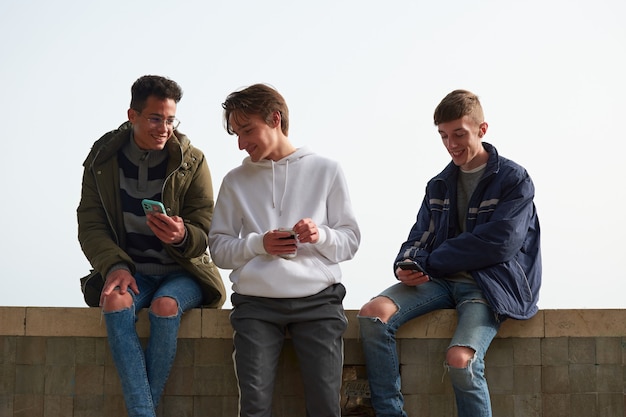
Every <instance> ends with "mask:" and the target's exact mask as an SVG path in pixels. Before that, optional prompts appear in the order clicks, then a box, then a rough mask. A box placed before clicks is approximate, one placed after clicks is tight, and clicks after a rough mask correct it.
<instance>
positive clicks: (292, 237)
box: [278, 228, 296, 240]
mask: <svg viewBox="0 0 626 417" xmlns="http://www.w3.org/2000/svg"><path fill="white" fill-rule="evenodd" d="M278 231H279V232H289V236H285V237H281V238H280V239H281V240H282V239H295V238H296V232H294V231H293V230H291V229H283V228H280V229H278Z"/></svg>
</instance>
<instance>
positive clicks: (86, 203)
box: [77, 122, 226, 307]
mask: <svg viewBox="0 0 626 417" xmlns="http://www.w3.org/2000/svg"><path fill="white" fill-rule="evenodd" d="M129 140H131V126H130V123H129V122H126V123H124V124H122V125H121V126H120V127H119V128H118V129H116V130H113V131H111V132H109V133H106V134H105V135H104V136H102V137H101V138H100V139H98V140H97V141H96V142H95V143H94V145H93V147H92V148H91V152H90V153H89V155H88V156H87V159H85V162H84V163H83V167H84V173H83V182H82V192H81V199H80V203H79V205H78V209H77V216H78V240H79V242H80V245H81V248H82V250H83V252H84V253H85V256H86V257H87V259H88V260H89V262H90V263H91V265H92V266H93V268H94V269H95V270H96V271H98V272H99V273H100V274H101V275H102V276H103V277H106V276H107V273H108V272H109V270H110V269H111V267H112V266H113V265H116V264H120V263H124V264H126V265H128V267H129V269H130V272H131V273H133V274H134V273H135V265H134V263H133V261H132V259H131V258H130V256H129V255H128V254H127V253H126V251H125V247H126V232H125V230H124V219H123V213H122V207H121V200H120V178H119V165H118V161H117V152H118V150H120V149H121V148H122V146H124V144H126V143H127V142H128V141H129ZM166 148H167V150H168V152H169V155H170V157H169V161H168V165H167V173H166V178H165V182H164V184H163V189H162V202H163V205H164V206H165V209H166V210H167V214H168V215H170V216H174V215H176V216H180V217H181V218H182V219H183V220H184V222H185V227H186V229H187V236H186V243H185V245H184V247H183V248H175V247H173V246H170V245H167V244H164V247H165V250H166V251H167V252H168V253H169V255H170V256H171V257H172V259H174V260H175V261H176V262H178V264H180V265H181V266H182V267H183V268H184V269H185V270H187V271H188V272H189V273H190V274H192V275H193V276H194V277H196V278H197V279H198V281H199V283H200V284H201V286H202V292H203V304H204V305H205V306H208V307H221V306H222V304H224V301H225V299H226V291H225V289H224V282H223V281H222V278H221V276H220V273H219V271H218V269H217V267H216V266H215V264H214V263H213V261H212V260H211V257H210V255H209V253H208V250H207V247H208V243H209V240H208V233H209V227H210V226H211V220H212V218H213V205H214V199H213V185H212V181H211V174H210V172H209V167H208V164H207V162H206V159H205V157H204V154H203V153H202V151H200V150H199V149H197V148H194V147H193V146H192V145H191V143H190V141H189V139H188V138H187V137H186V136H185V135H183V134H181V133H180V132H178V131H174V135H172V137H171V138H170V139H169V140H168V142H167V145H166Z"/></svg>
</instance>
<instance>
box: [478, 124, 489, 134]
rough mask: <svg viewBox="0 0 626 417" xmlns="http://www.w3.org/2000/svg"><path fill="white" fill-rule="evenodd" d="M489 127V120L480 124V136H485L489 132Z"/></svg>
mask: <svg viewBox="0 0 626 417" xmlns="http://www.w3.org/2000/svg"><path fill="white" fill-rule="evenodd" d="M488 128H489V125H488V124H487V122H482V123H481V124H480V125H478V137H479V138H482V137H483V136H485V135H486V134H487V129H488Z"/></svg>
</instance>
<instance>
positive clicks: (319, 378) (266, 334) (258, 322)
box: [230, 284, 348, 417]
mask: <svg viewBox="0 0 626 417" xmlns="http://www.w3.org/2000/svg"><path fill="white" fill-rule="evenodd" d="M345 294H346V290H345V288H344V286H343V285H342V284H335V285H332V286H330V287H328V288H326V289H325V290H323V291H321V292H319V293H318V294H315V295H312V296H309V297H303V298H265V297H251V296H246V295H240V294H236V293H235V294H233V295H232V297H231V300H232V304H233V310H232V312H231V314H230V322H231V324H232V326H233V329H234V331H235V332H234V336H233V343H234V347H235V350H234V352H233V360H234V362H235V372H236V374H237V381H238V384H239V392H240V397H239V410H240V412H239V415H240V417H270V416H271V415H272V396H273V393H274V380H275V376H276V368H277V365H278V359H279V356H280V352H281V350H282V347H283V341H284V339H285V335H286V332H287V331H288V332H289V335H290V336H291V338H292V341H293V346H294V349H295V351H296V354H297V356H298V362H299V364H300V371H301V373H302V381H303V383H304V395H305V404H306V415H307V416H309V417H339V416H340V415H341V410H340V408H341V407H340V390H341V376H342V371H343V338H342V336H343V333H344V331H345V329H346V327H347V324H348V321H347V319H346V316H345V313H344V309H343V305H342V301H343V298H344V296H345Z"/></svg>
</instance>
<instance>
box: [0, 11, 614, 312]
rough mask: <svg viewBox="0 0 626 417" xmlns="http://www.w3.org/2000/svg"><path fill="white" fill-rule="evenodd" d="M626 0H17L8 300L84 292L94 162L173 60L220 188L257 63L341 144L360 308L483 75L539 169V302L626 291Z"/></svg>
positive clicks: (183, 109)
mask: <svg viewBox="0 0 626 417" xmlns="http://www.w3.org/2000/svg"><path fill="white" fill-rule="evenodd" d="M624 16H626V3H625V2H624V1H623V0H594V1H591V0H567V1H565V0H554V1H553V0H550V1H545V0H541V1H539V0H530V1H525V2H511V1H501V0H477V1H473V2H468V1H462V0H454V1H439V2H437V1H431V2H418V1H415V0H400V1H393V0H392V1H388V2H380V1H370V0H366V1H363V0H347V1H341V0H332V1H329V0H321V1H316V2H306V4H305V2H300V1H293V0H291V1H288V0H283V1H272V0H268V1H264V2H259V1H253V0H243V1H222V2H215V1H213V2H209V1H185V0H181V1H177V2H171V1H161V0H157V1H144V0H141V1H126V0H124V1H120V0H111V1H83V0H75V1H70V0H59V1H55V2H50V1H44V0H3V1H2V2H1V3H0V39H2V42H0V60H1V61H0V62H1V64H0V78H1V79H2V80H3V82H4V84H3V87H2V89H1V91H2V93H3V99H2V100H1V101H0V115H1V116H2V119H3V120H4V123H5V125H4V129H3V133H4V134H3V135H2V136H3V141H2V143H3V145H2V152H0V185H1V190H2V199H1V200H0V201H1V204H0V230H1V231H2V232H3V243H2V250H1V251H0V253H1V254H2V255H1V259H0V260H1V263H0V278H1V280H2V284H3V286H2V290H1V291H0V305H3V306H67V307H80V306H84V303H83V300H82V294H81V292H80V288H79V278H80V277H81V276H83V275H85V274H87V273H88V270H89V263H88V262H87V260H86V259H85V257H84V255H83V254H82V252H81V250H80V246H79V244H78V240H77V226H76V207H77V205H78V201H79V198H80V184H81V176H82V162H83V160H84V158H85V156H86V155H87V153H88V152H89V149H90V147H91V145H92V143H93V142H94V141H95V140H96V139H98V138H99V137H100V136H101V135H102V134H103V133H105V132H107V131H109V130H112V129H114V128H116V127H117V126H118V125H119V124H121V123H122V122H123V121H125V120H126V110H127V108H128V105H129V101H130V86H131V84H132V83H133V82H134V81H135V80H136V79H137V78H138V77H140V76H141V75H145V74H158V75H163V76H167V77H170V78H172V79H174V80H176V81H177V82H178V83H179V84H180V85H181V86H182V88H183V90H184V95H183V99H182V101H181V102H180V104H179V105H178V112H177V116H178V118H179V119H180V120H181V121H182V124H181V126H180V130H181V131H182V132H184V133H186V134H187V135H188V136H189V137H190V139H191V141H192V143H193V144H194V145H195V146H196V147H198V148H200V149H202V150H203V151H204V152H205V154H206V157H207V160H208V163H209V167H210V169H211V173H212V175H213V187H214V191H215V195H216V197H217V192H218V190H219V186H220V184H221V181H222V178H223V176H224V175H225V174H226V173H227V172H228V171H229V170H230V169H232V168H234V167H236V166H238V165H239V164H240V163H241V161H242V159H243V158H244V157H245V156H246V154H245V153H244V152H243V151H239V150H238V149H237V143H236V137H233V136H229V135H228V134H227V133H226V132H225V131H224V129H223V126H222V119H221V118H222V112H221V107H220V104H221V103H222V102H223V101H224V99H225V97H226V96H227V95H228V94H229V93H230V92H232V91H234V90H237V89H239V88H241V87H244V86H247V85H250V84H253V83H257V82H264V83H269V84H271V85H273V86H274V87H276V88H277V89H278V90H279V91H280V92H281V93H282V94H283V95H284V97H285V99H286V100H287V103H288V105H289V108H290V116H291V122H290V135H289V136H290V139H291V141H292V142H293V143H294V145H296V146H304V145H307V146H309V147H311V148H312V149H313V150H314V151H316V152H318V153H320V154H323V155H325V156H328V157H330V158H332V159H335V160H338V161H339V162H340V163H341V165H342V167H343V170H344V172H345V174H346V176H347V179H348V185H349V187H350V192H351V196H352V203H353V206H354V210H355V212H356V215H357V220H358V221H359V224H360V227H361V232H362V243H361V247H360V249H359V252H358V253H357V255H356V257H355V258H354V259H353V260H351V261H348V262H345V263H343V264H342V269H343V272H344V278H343V282H344V284H345V286H346V288H347V296H346V299H345V301H344V306H345V307H346V308H347V309H358V308H359V307H360V306H361V305H362V304H363V303H365V302H366V301H367V300H368V299H369V298H371V297H372V296H374V295H376V294H377V293H378V292H380V291H381V290H382V289H384V288H386V287H387V286H389V285H391V284H393V283H394V282H395V278H394V276H393V274H392V267H391V266H392V262H393V260H394V258H395V256H396V254H397V251H398V249H399V247H400V244H401V243H402V242H403V241H404V240H405V239H406V237H407V235H408V232H409V229H410V227H411V225H412V224H413V222H414V221H415V216H416V214H417V210H418V208H419V204H420V202H421V200H422V197H423V193H424V187H425V184H426V181H427V180H428V179H430V178H431V177H433V176H434V175H435V174H437V173H438V172H439V171H440V170H441V169H442V168H443V167H444V166H445V165H446V164H447V163H448V162H449V156H448V154H447V152H446V151H445V149H444V147H443V145H442V144H441V140H440V138H439V135H438V134H437V131H436V128H435V126H434V125H433V123H432V114H433V110H434V108H435V106H436V105H437V104H438V103H439V101H440V100H441V99H442V98H443V97H444V96H445V95H446V94H447V93H449V92H450V91H452V90H454V89H457V88H463V89H469V90H471V91H473V92H475V93H476V94H478V95H479V97H480V98H481V101H482V103H483V107H484V110H485V116H486V121H487V122H488V123H489V131H488V133H487V135H486V136H485V138H484V140H485V141H487V142H490V143H492V144H493V145H495V146H496V148H497V149H498V151H499V152H500V154H501V155H503V156H505V157H508V158H510V159H513V160H514V161H516V162H518V163H520V164H521V165H523V166H524V167H525V168H526V169H527V170H528V171H529V173H530V175H531V177H532V178H533V180H534V183H535V187H536V199H535V203H536V206H537V209H538V212H539V216H540V222H541V227H542V251H543V266H544V268H543V270H544V274H543V286H542V291H541V294H540V301H539V307H540V308H543V309H556V308H558V309H563V308H567V309H570V308H625V307H626V301H624V294H625V293H626V282H625V281H626V280H625V278H626V272H624V268H623V264H622V262H621V261H622V256H624V255H623V252H624V248H625V245H624V240H623V236H624V234H625V232H626V226H625V222H624V220H622V214H623V213H622V208H623V206H624V203H626V191H625V187H624V179H625V176H624V173H623V159H624V155H626V131H624V128H623V126H622V122H623V120H624V117H625V116H624V115H625V114H626V104H625V101H624V97H626V81H625V79H624V74H626V63H625V61H626V60H625V58H626V25H625V24H624ZM228 273H229V271H222V276H223V279H224V281H225V283H226V286H227V288H229V293H230V281H229V279H228ZM229 307H230V301H229V302H227V304H226V305H225V308H229Z"/></svg>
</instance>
